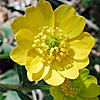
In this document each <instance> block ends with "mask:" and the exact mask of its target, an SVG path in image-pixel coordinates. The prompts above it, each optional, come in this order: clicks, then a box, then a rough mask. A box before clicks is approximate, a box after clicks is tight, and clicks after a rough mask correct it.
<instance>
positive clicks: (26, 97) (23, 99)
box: [17, 91, 32, 100]
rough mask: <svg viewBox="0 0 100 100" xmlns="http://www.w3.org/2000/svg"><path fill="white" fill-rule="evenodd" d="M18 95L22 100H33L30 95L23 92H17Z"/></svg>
mask: <svg viewBox="0 0 100 100" xmlns="http://www.w3.org/2000/svg"><path fill="white" fill-rule="evenodd" d="M17 94H18V95H19V97H20V98H21V99H22V100H32V99H31V98H30V97H29V96H28V95H26V94H25V93H23V92H21V91H17Z"/></svg>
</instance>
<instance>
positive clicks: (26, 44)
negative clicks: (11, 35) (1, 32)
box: [15, 29, 34, 49]
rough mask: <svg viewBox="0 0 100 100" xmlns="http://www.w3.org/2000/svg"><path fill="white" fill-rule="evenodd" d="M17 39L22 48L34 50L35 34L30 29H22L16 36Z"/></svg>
mask: <svg viewBox="0 0 100 100" xmlns="http://www.w3.org/2000/svg"><path fill="white" fill-rule="evenodd" d="M15 39H16V41H17V43H18V44H19V45H20V46H21V47H23V48H25V49H29V48H32V44H33V40H34V34H33V33H32V32H31V31H30V30H28V29H21V30H20V31H18V32H17V34H16V35H15Z"/></svg>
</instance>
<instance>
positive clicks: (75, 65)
mask: <svg viewBox="0 0 100 100" xmlns="http://www.w3.org/2000/svg"><path fill="white" fill-rule="evenodd" d="M85 24H86V20H85V18H84V17H82V16H76V12H75V10H74V8H73V7H71V6H68V5H65V4H63V5H61V6H59V7H58V8H57V9H56V10H55V11H53V9H52V7H51V5H50V3H49V2H48V1H45V0H40V1H39V2H38V4H37V7H33V6H30V7H28V8H26V11H25V16H21V17H18V18H16V19H15V20H14V21H13V22H12V23H11V27H12V30H13V32H14V33H15V39H16V42H17V43H18V45H17V46H16V47H15V48H14V49H13V50H12V51H11V53H10V57H11V59H12V60H13V61H15V62H16V63H18V64H20V65H25V68H26V70H27V76H28V79H29V80H30V81H39V80H41V79H44V81H45V82H46V83H48V84H51V85H54V86H57V85H60V84H62V83H63V82H64V80H65V78H68V79H75V78H77V77H78V75H79V70H80V69H82V68H84V67H85V66H87V65H88V64H89V59H88V55H89V53H90V51H91V49H92V47H93V46H94V44H95V40H94V38H93V37H92V36H91V35H90V34H89V33H87V32H83V30H84V26H85Z"/></svg>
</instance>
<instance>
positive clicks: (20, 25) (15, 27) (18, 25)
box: [11, 16, 26, 34]
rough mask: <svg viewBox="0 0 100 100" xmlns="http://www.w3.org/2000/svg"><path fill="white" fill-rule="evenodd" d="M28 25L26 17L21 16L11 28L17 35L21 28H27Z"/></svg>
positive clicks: (14, 21) (13, 22)
mask: <svg viewBox="0 0 100 100" xmlns="http://www.w3.org/2000/svg"><path fill="white" fill-rule="evenodd" d="M25 27H26V23H25V17H24V16H20V17H17V18H15V19H14V20H13V21H12V23H11V28H12V31H13V32H14V33H15V34H16V33H17V32H18V31H19V30H20V29H21V28H25Z"/></svg>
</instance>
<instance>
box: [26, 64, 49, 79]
mask: <svg viewBox="0 0 100 100" xmlns="http://www.w3.org/2000/svg"><path fill="white" fill-rule="evenodd" d="M49 69H50V66H46V67H43V68H42V70H40V71H39V72H38V73H30V72H27V76H28V79H29V80H30V81H40V80H42V79H43V78H44V77H45V76H46V75H47V74H48V72H49Z"/></svg>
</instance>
